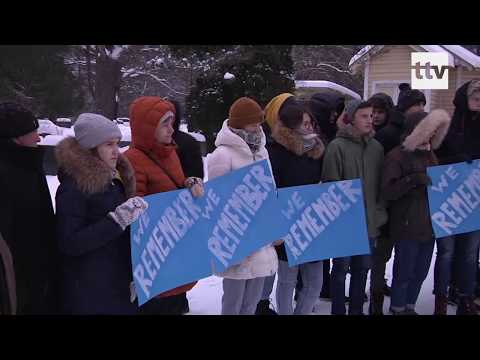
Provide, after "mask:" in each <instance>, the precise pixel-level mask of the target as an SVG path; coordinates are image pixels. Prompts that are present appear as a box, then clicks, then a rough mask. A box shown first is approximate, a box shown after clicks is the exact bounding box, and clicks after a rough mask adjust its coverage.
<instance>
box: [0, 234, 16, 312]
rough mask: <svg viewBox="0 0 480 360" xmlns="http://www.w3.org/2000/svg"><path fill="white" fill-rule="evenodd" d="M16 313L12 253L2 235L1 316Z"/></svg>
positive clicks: (0, 245) (0, 258)
mask: <svg viewBox="0 0 480 360" xmlns="http://www.w3.org/2000/svg"><path fill="white" fill-rule="evenodd" d="M16 312H17V289H16V285H15V270H14V268H13V258H12V253H11V252H10V247H9V246H8V245H7V242H6V241H5V240H4V239H3V236H2V234H0V315H15V314H16Z"/></svg>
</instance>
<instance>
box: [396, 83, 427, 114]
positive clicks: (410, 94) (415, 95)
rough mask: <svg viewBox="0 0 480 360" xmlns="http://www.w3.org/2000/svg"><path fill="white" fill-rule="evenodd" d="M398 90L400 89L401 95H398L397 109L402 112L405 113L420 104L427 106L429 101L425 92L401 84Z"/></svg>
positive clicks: (406, 84)
mask: <svg viewBox="0 0 480 360" xmlns="http://www.w3.org/2000/svg"><path fill="white" fill-rule="evenodd" d="M398 88H399V89H400V93H399V94H398V101H397V109H398V110H399V111H400V112H402V113H404V112H405V111H407V110H408V109H409V108H411V107H412V106H414V105H417V104H420V103H423V105H426V104H427V99H426V98H425V95H424V94H423V92H421V91H420V90H417V89H412V88H411V87H410V84H408V83H401V84H400V85H399V86H398Z"/></svg>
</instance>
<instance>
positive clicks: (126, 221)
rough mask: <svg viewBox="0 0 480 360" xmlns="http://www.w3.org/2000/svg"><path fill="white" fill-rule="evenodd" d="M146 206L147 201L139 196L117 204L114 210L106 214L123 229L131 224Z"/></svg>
mask: <svg viewBox="0 0 480 360" xmlns="http://www.w3.org/2000/svg"><path fill="white" fill-rule="evenodd" d="M147 208H148V203H147V202H146V201H145V200H144V199H143V198H141V197H140V196H135V197H133V198H130V199H128V200H127V201H125V202H124V203H123V204H120V205H119V206H117V208H116V209H115V211H112V212H109V213H108V215H110V217H111V218H112V219H113V220H114V221H115V222H116V223H117V224H118V225H119V226H120V227H121V228H122V230H125V229H126V228H127V226H129V225H131V224H133V223H134V222H135V221H136V220H137V219H138V218H139V217H140V215H142V214H143V213H144V211H145V210H146V209H147Z"/></svg>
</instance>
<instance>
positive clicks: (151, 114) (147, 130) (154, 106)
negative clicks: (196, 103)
mask: <svg viewBox="0 0 480 360" xmlns="http://www.w3.org/2000/svg"><path fill="white" fill-rule="evenodd" d="M167 111H171V112H172V113H174V114H175V108H174V106H173V104H171V103H170V102H168V101H166V100H163V99H162V98H160V97H157V96H144V97H140V98H138V99H136V100H135V101H134V102H133V103H132V105H131V106H130V127H131V131H132V143H131V145H130V148H129V149H128V150H127V151H126V152H125V156H126V157H127V158H128V160H129V161H130V163H131V164H132V166H133V168H134V170H135V177H136V182H137V195H138V196H146V195H151V194H157V193H161V192H166V191H172V190H177V189H179V188H183V186H184V185H183V184H184V182H185V175H184V173H183V170H182V166H181V164H180V160H179V158H178V155H177V152H176V145H175V144H171V145H162V144H158V143H157V142H156V141H155V138H154V134H155V129H156V127H157V124H158V121H159V120H160V119H161V117H162V116H163V115H165V113H166V112H167ZM195 284H196V282H194V283H190V284H186V285H183V286H180V287H178V288H175V289H172V290H169V291H167V292H164V293H162V294H160V295H159V297H168V296H172V295H178V294H181V293H184V292H186V291H188V290H190V289H192V288H193V287H194V286H195Z"/></svg>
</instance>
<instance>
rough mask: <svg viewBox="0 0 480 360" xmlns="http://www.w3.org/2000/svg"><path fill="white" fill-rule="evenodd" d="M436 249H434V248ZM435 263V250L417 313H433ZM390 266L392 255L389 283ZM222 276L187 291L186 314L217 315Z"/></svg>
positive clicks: (321, 309)
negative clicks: (188, 308) (188, 307)
mask: <svg viewBox="0 0 480 360" xmlns="http://www.w3.org/2000/svg"><path fill="white" fill-rule="evenodd" d="M435 251H436V250H435ZM434 265H435V252H434V255H433V259H432V262H431V264H430V270H429V273H428V276H427V279H425V282H424V283H423V286H422V290H421V292H420V296H419V299H418V301H417V307H416V311H417V313H418V314H419V315H431V314H433V310H434V304H435V298H434V295H433V294H432V290H433V267H434ZM392 266H393V257H392V259H390V261H389V262H388V264H387V270H386V277H387V278H388V282H389V284H391V280H392ZM346 284H347V285H346V286H345V288H346V294H347V295H348V284H349V276H347V281H346ZM276 287H277V279H275V283H274V285H273V291H272V294H271V295H270V301H271V303H272V304H273V307H274V308H276V305H277V304H276V301H275V289H276ZM369 287H370V280H367V286H366V289H369ZM222 294H223V289H222V278H220V277H217V276H210V277H208V278H205V279H202V280H200V281H199V282H198V283H197V285H195V287H194V288H193V289H192V290H190V291H189V292H188V293H187V298H188V300H189V304H190V313H188V315H219V314H220V313H221V308H222ZM331 306H332V303H331V302H330V301H324V300H320V301H319V304H318V306H317V308H316V310H317V312H316V313H312V315H330V310H331ZM389 306H390V298H389V297H385V302H384V304H383V309H384V313H385V314H388V308H389ZM455 311H456V307H454V306H450V305H448V314H449V315H454V314H455ZM364 313H365V314H368V301H367V302H365V304H364Z"/></svg>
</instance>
